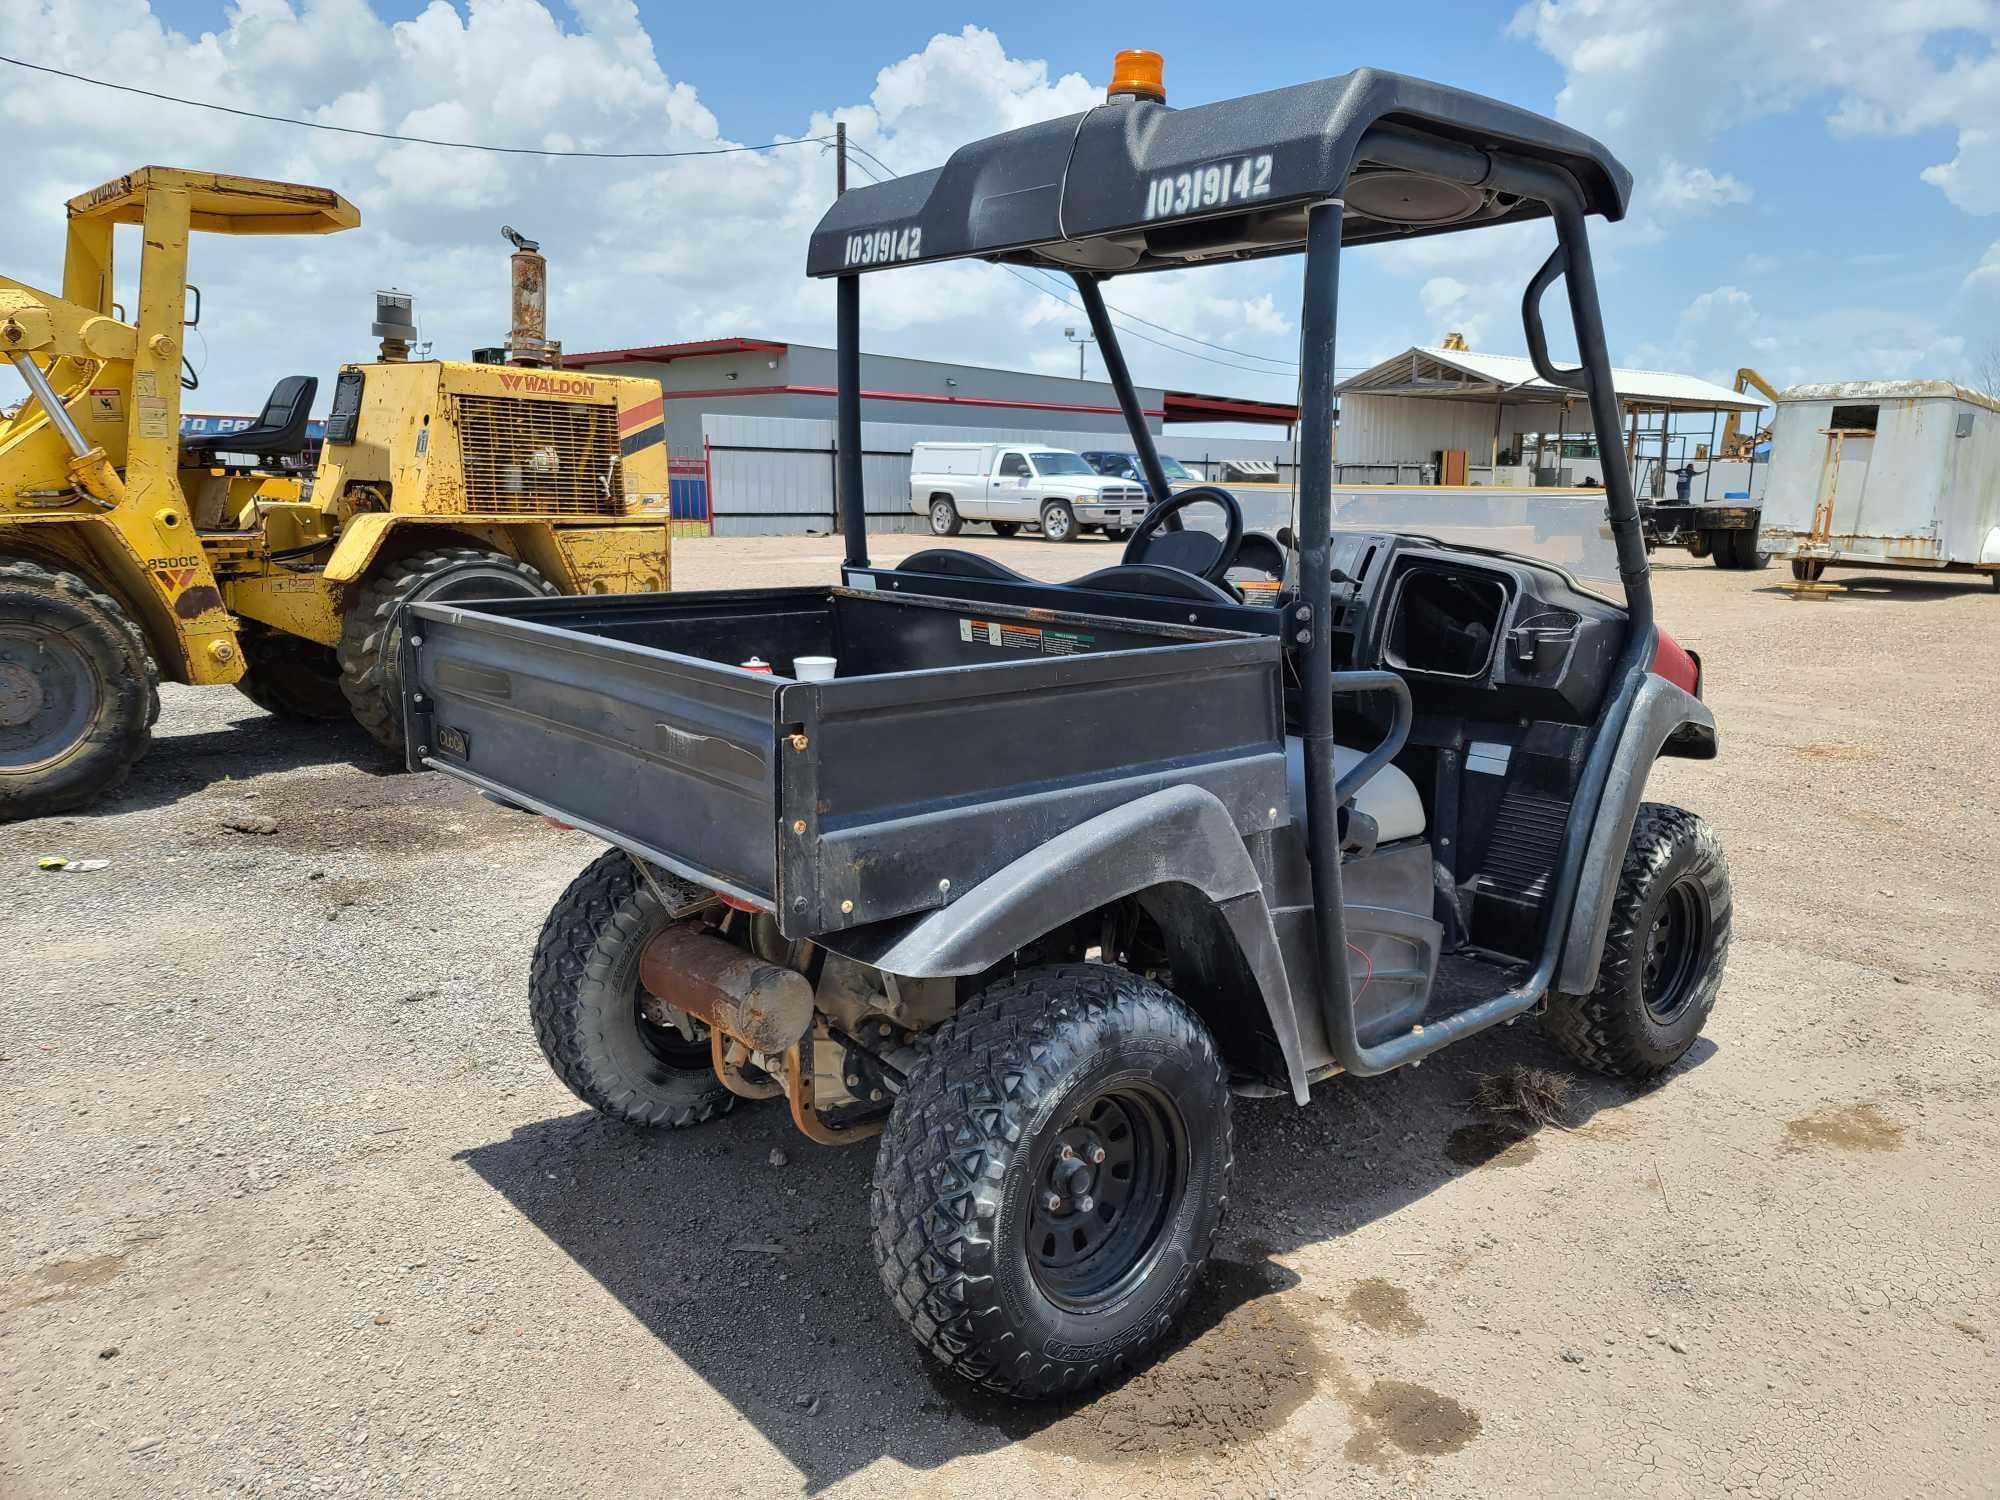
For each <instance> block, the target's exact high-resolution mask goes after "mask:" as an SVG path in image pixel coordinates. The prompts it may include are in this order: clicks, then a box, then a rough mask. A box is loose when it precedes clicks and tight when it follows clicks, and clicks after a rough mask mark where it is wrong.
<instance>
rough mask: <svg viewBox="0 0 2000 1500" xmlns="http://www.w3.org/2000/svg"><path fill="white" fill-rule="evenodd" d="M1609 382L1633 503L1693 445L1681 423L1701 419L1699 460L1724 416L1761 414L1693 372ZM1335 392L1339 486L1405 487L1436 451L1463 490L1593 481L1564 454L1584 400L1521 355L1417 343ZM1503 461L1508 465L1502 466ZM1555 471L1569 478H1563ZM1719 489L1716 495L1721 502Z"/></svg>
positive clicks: (1632, 373) (1597, 473)
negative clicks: (1456, 470)
mask: <svg viewBox="0 0 2000 1500" xmlns="http://www.w3.org/2000/svg"><path fill="white" fill-rule="evenodd" d="M1611 374H1612V378H1613V381H1614V382H1615V384H1616V386H1617V391H1618V404H1619V412H1620V417H1621V420H1622V422H1623V424H1624V425H1623V430H1624V432H1625V434H1626V444H1625V453H1626V460H1627V462H1628V464H1631V465H1632V466H1633V467H1634V468H1635V469H1636V470H1637V471H1638V473H1637V474H1636V476H1635V477H1636V478H1637V479H1638V487H1639V490H1640V492H1641V493H1642V494H1643V493H1647V492H1649V491H1650V492H1651V493H1654V494H1656V495H1657V494H1660V493H1662V492H1663V490H1664V487H1665V486H1664V473H1665V471H1666V470H1667V469H1670V468H1674V467H1678V465H1679V463H1680V462H1681V461H1682V457H1683V454H1684V453H1685V451H1686V447H1687V442H1686V440H1687V439H1689V438H1692V437H1697V436H1700V434H1699V433H1698V432H1694V431H1691V430H1690V427H1689V424H1688V422H1687V420H1686V419H1687V418H1690V417H1694V418H1701V417H1706V418H1708V419H1709V422H1708V434H1707V440H1708V445H1709V449H1708V451H1709V452H1710V453H1713V452H1714V451H1715V429H1716V427H1717V425H1718V424H1719V422H1720V418H1721V415H1722V414H1723V413H1727V412H1758V411H1762V410H1763V409H1764V406H1765V403H1764V402H1762V401H1760V400H1758V399H1757V398H1756V397H1754V396H1745V395H1741V394H1739V393H1737V392H1736V391H1733V390H1730V389H1729V388H1728V387H1727V386H1720V385H1717V384H1715V383H1714V382H1713V381H1708V380H1702V379H1700V378H1698V377H1696V376H1693V375H1677V374H1673V373H1670V372H1667V371H1661V370H1619V369H1614V370H1613V371H1612V372H1611ZM1336 392H1337V394H1338V395H1339V397H1340V435H1339V439H1338V446H1337V450H1336V458H1337V462H1338V464H1339V467H1340V474H1341V478H1342V479H1343V481H1347V482H1356V481H1359V482H1370V481H1373V482H1385V483H1392V484H1393V483H1409V482H1414V481H1415V480H1416V479H1417V475H1418V473H1419V471H1420V470H1421V468H1422V466H1424V465H1426V464H1429V463H1430V462H1431V461H1432V456H1433V455H1435V454H1440V453H1447V454H1448V453H1463V454H1465V455H1466V463H1467V474H1466V479H1467V480H1470V481H1472V482H1478V483H1485V484H1499V485H1533V484H1537V483H1540V484H1563V483H1582V482H1583V481H1585V480H1586V479H1596V480H1598V481H1600V482H1601V480H1602V470H1601V468H1600V467H1599V466H1598V464H1597V462H1596V461H1595V460H1594V459H1588V458H1582V457H1579V456H1578V455H1576V454H1569V455H1568V456H1564V455H1565V452H1566V450H1567V449H1569V448H1570V447H1572V446H1573V443H1572V440H1574V443H1575V444H1582V443H1584V442H1586V441H1587V440H1588V438H1589V435H1590V419H1589V414H1588V412H1587V411H1586V410H1585V409H1584V405H1583V400H1582V398H1581V397H1580V396H1578V395H1577V393H1576V392H1574V391H1567V390H1564V389H1563V388H1561V387H1560V386H1556V385H1552V384H1550V383H1549V382H1548V381H1546V380H1544V379H1542V378H1541V376H1539V375H1537V374H1536V373H1535V367H1534V364H1533V362H1532V361H1530V360H1528V359H1526V358H1523V357H1521V356H1517V355H1511V354H1485V353H1481V352H1478V351H1476V350H1471V349H1454V348H1445V347H1442V346H1438V347H1432V346H1424V345H1419V346H1417V347H1415V348H1412V349H1408V350H1405V351H1404V352H1403V353H1401V354H1397V355H1394V356H1392V357H1391V358H1389V359H1385V360H1383V361H1382V362H1381V363H1380V364H1377V365H1375V366H1373V367H1371V368H1370V369H1367V370H1364V371H1362V372H1361V373H1360V374H1358V375H1354V376H1351V377H1349V378H1348V379H1347V380H1344V381H1342V382H1341V383H1340V385H1339V386H1338V387H1336ZM1696 425H1697V426H1698V425H1699V424H1698V423H1697V424H1696ZM1510 456H1511V457H1512V459H1513V460H1514V461H1513V463H1511V464H1509V463H1503V462H1502V460H1503V458H1507V457H1510ZM1697 466H1698V467H1705V465H1697ZM1564 469H1568V470H1570V471H1571V475H1570V478H1569V479H1567V480H1566V479H1565V478H1564V477H1563V475H1562V472H1561V471H1562V470H1564ZM1537 476H1540V477H1539V478H1538V477H1537ZM1438 477H1442V476H1438ZM1460 482H1464V481H1460ZM1727 487H1728V486H1726V485H1725V486H1716V487H1715V488H1717V490H1718V493H1720V492H1721V490H1722V489H1724V488H1727Z"/></svg>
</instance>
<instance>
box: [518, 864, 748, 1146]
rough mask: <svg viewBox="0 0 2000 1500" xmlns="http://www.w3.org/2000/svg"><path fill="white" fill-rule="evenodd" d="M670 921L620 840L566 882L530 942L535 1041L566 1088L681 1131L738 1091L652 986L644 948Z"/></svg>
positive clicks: (699, 1028) (697, 1031) (619, 1115)
mask: <svg viewBox="0 0 2000 1500" xmlns="http://www.w3.org/2000/svg"><path fill="white" fill-rule="evenodd" d="M666 923H667V913H666V912H665V910H664V909H663V908H662V907H661V906H660V903H659V899H658V898H657V897H656V896H654V894H653V892H652V888H651V887H650V886H648V885H647V884H646V882H645V881H644V879H642V878H641V876H640V874H639V870H638V867H637V866H635V865H634V864H633V863H632V861H631V858H630V857H629V856H628V855H626V854H625V853H624V851H623V850H619V849H610V850H607V851H605V852H604V853H603V854H600V855H598V857H597V858H596V859H594V860H592V861H591V862H590V863H589V864H588V865H586V866H585V867H584V870H583V873H582V874H581V875H579V876H577V877H576V879H574V880H572V881H571V882H570V883H569V889H568V890H566V891H564V892H563V893H562V896H561V898H560V899H559V900H558V901H557V902H556V904H555V907H554V908H553V909H552V910H551V911H550V912H549V916H548V920H547V921H546V922H544V923H543V924H542V936H541V939H540V941H538V942H537V943H536V944H535V962H534V967H533V968H532V970H530V973H529V979H528V1010H529V1014H530V1016H531V1017H532V1018H533V1020H534V1023H535V1039H536V1040H537V1041H538V1042H540V1043H541V1047H542V1055H543V1056H544V1057H546V1058H547V1059H548V1060H549V1066H550V1067H551V1068H553V1069H555V1074H556V1077H558V1078H560V1079H561V1080H562V1081H563V1082H564V1083H565V1084H567V1085H568V1086H569V1090H570V1092H571V1093H573V1094H575V1095H576V1097H577V1098H579V1099H581V1100H582V1101H583V1102H584V1103H585V1104H588V1105H589V1106H590V1107H591V1108H592V1109H595V1110H597V1111H599V1112H601V1113H603V1114H607V1115H609V1116H611V1118H612V1119H614V1120H622V1121H624V1122H625V1123H626V1124H627V1125H637V1126H640V1127H642V1128H645V1129H678V1128H681V1127H684V1126H688V1125H699V1124H700V1123H701V1122H702V1121H704V1120H712V1119H714V1118H715V1117H716V1116H717V1115H722V1114H727V1113H728V1112H729V1111H730V1110H731V1109H732V1108H733V1107H734V1106H735V1104H736V1095H734V1094H732V1093H730V1092H729V1090H728V1089H726V1088H724V1087H723V1086H722V1083H721V1081H720V1080H719V1079H718V1078H717V1077H716V1076H715V1068H714V1066H713V1064H712V1063H711V1061H710V1044H709V1038H708V1028H707V1027H706V1026H704V1025H703V1024H702V1023H701V1022H699V1021H696V1020H693V1019H692V1018H691V1017H689V1016H688V1015H687V1014H686V1013H685V1012H684V1011H679V1010H676V1009H675V1008H674V1007H673V1006H671V1005H669V1004H666V1003H665V1002H666V998H668V997H660V996H655V995H652V994H651V993H649V992H648V991H647V989H646V987H645V985H644V984H642V983H641V982H640V980H639V954H640V952H641V951H642V950H643V949H644V948H645V946H646V944H647V943H649V942H650V941H652V939H653V937H654V935H655V934H656V933H658V932H659V930H660V929H661V928H662V927H664V926H665V925H666Z"/></svg>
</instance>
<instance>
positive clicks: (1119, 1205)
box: [1028, 1085, 1188, 1313]
mask: <svg viewBox="0 0 2000 1500" xmlns="http://www.w3.org/2000/svg"><path fill="white" fill-rule="evenodd" d="M1187 1155H1188V1153H1187V1131H1186V1127H1185V1126H1184V1124H1183V1123H1182V1120H1181V1114H1180V1111H1179V1110H1178V1109H1177V1108H1175V1106H1174V1105H1173V1103H1172V1102H1171V1101H1170V1100H1169V1099H1167V1097H1166V1096H1165V1095H1164V1094H1161V1093H1160V1092H1159V1091H1157V1090H1156V1089H1153V1088H1152V1087H1150V1086H1146V1085H1139V1086H1133V1087H1125V1088H1118V1089H1109V1090H1105V1091H1103V1092H1101V1093H1097V1094H1093V1095H1091V1096H1090V1097H1089V1098H1087V1099H1085V1100H1083V1101H1082V1102H1081V1103H1080V1104H1079V1105H1078V1106H1077V1107H1076V1109H1075V1110H1074V1111H1073V1112H1072V1113H1071V1114H1070V1116H1069V1119H1068V1120H1067V1121H1066V1122H1065V1123H1064V1124H1063V1126H1062V1127H1061V1129H1060V1130H1058V1131H1057V1132H1056V1133H1055V1135H1054V1137H1053V1138H1051V1139H1049V1140H1048V1141H1047V1142H1046V1143H1045V1145H1044V1146H1043V1148H1042V1150H1041V1151H1040V1152H1039V1153H1038V1155H1037V1157H1036V1165H1035V1170H1034V1173H1033V1176H1032V1180H1031V1183H1030V1191H1031V1192H1032V1193H1033V1199H1032V1202H1031V1205H1030V1209H1031V1211H1030V1213H1029V1215H1028V1264H1029V1267H1030V1268H1031V1270H1032V1272H1033V1274H1034V1278H1035V1283H1036V1285H1037V1286H1039V1287H1040V1288H1041V1290H1042V1292H1043V1294H1044V1295H1045V1296H1047V1297H1048V1298H1049V1300H1050V1301H1051V1302H1054V1303H1055V1304H1056V1305H1057V1306H1059V1307H1062V1308H1065V1309H1067V1310H1069V1311H1071V1312H1078V1313H1091V1312H1097V1311H1100V1310H1102V1309H1104V1308H1106V1307H1109V1306H1111V1305H1112V1304H1114V1303H1116V1302H1117V1301H1118V1300H1119V1299H1120V1298H1122V1297H1124V1296H1125V1295H1126V1293H1127V1292H1129V1291H1130V1290H1131V1289H1132V1287H1133V1286H1135V1285H1137V1284H1138V1283H1139V1282H1140V1281H1143V1280H1144V1279H1145V1277H1146V1274H1147V1272H1148V1271H1150V1270H1151V1269H1152V1264H1153V1262H1154V1260H1155V1259H1157V1258H1158V1256H1159V1253H1160V1248H1161V1246H1162V1245H1163V1244H1164V1243H1165V1242H1166V1238H1167V1234H1166V1230H1167V1226H1168V1225H1169V1224H1171V1223H1172V1222H1173V1219H1174V1216H1175V1214H1176V1213H1177V1212H1178V1211H1179V1209H1180V1204H1181V1199H1182V1197H1183V1196H1184V1195H1185V1192H1186V1186H1187Z"/></svg>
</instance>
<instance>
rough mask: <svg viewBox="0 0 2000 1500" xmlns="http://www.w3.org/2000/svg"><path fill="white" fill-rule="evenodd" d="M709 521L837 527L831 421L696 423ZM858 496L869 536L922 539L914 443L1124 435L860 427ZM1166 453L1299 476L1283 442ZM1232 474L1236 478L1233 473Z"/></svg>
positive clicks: (1099, 441) (754, 530) (746, 530)
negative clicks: (915, 505)
mask: <svg viewBox="0 0 2000 1500" xmlns="http://www.w3.org/2000/svg"><path fill="white" fill-rule="evenodd" d="M701 425H702V436H703V438H704V441H705V447H706V455H707V460H708V465H707V475H706V479H707V485H706V496H705V499H706V503H707V506H708V511H707V515H708V518H709V521H710V524H711V526H712V528H713V531H714V534H715V535H717V536H785V535H793V536H796V535H799V534H802V533H812V532H832V531H834V530H836V529H837V519H836V516H835V512H834V487H835V482H836V480H835V459H836V455H835V452H834V423H833V421H832V420H831V419H829V418H824V417H754V416H742V415H737V414H734V413H730V414H722V413H707V414H704V415H703V417H702V424H701ZM861 441H862V445H863V447H862V456H861V470H862V490H863V493H864V494H865V495H866V496H867V506H868V529H869V530H870V531H871V532H878V533H887V532H922V531H924V530H925V529H926V526H925V521H924V518H923V517H922V516H920V515H918V514H917V513H916V512H915V511H914V510H913V509H912V508H911V505H910V452H911V448H912V445H913V444H916V443H920V442H947V443H949V442H970V443H1033V444H1040V445H1045V446H1047V447H1051V448H1061V449H1068V450H1071V451H1076V452H1088V451H1090V450H1092V449H1109V450H1112V451H1116V452H1123V451H1125V450H1127V449H1129V448H1130V447H1131V439H1130V437H1129V436H1127V435H1126V434H1125V433H1123V432H1102V433H1084V432H1045V431H1042V430H1039V429H1037V428H1032V427H1019V428H1011V427H1007V428H996V427H957V426H948V425H942V424H940V425H936V426H931V425H924V426H918V425H915V424H911V423H903V422H864V423H862V424H861ZM1160 448H1161V451H1162V452H1165V453H1169V454H1171V455H1172V456H1174V457H1176V458H1179V459H1180V460H1181V461H1182V462H1183V463H1185V464H1187V465H1188V466H1189V467H1190V468H1191V469H1193V470H1194V471H1195V473H1196V474H1197V475H1208V476H1214V477H1217V478H1221V477H1222V475H1223V474H1224V471H1225V466H1226V465H1227V464H1228V463H1229V461H1231V460H1239V461H1242V460H1247V461H1248V462H1249V463H1250V464H1252V465H1253V466H1261V467H1260V468H1258V469H1257V470H1256V472H1257V473H1258V478H1259V479H1261V480H1263V481H1265V482H1277V483H1282V484H1286V485H1289V484H1290V482H1291V479H1292V476H1293V475H1294V473H1295V472H1296V468H1297V465H1296V459H1295V450H1294V447H1293V445H1292V444H1291V443H1289V442H1275V441H1269V440H1258V439H1247V438H1187V439H1178V440H1177V439H1173V438H1162V439H1160ZM1232 472H1233V471H1232Z"/></svg>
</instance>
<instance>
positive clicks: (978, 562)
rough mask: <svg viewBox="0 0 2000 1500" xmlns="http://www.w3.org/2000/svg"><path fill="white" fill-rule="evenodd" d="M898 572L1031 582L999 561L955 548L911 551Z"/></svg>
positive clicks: (1004, 581) (1007, 581)
mask: <svg viewBox="0 0 2000 1500" xmlns="http://www.w3.org/2000/svg"><path fill="white" fill-rule="evenodd" d="M896 571H897V572H898V573H942V574H943V575H944V576H945V577H947V578H997V579H999V580H1000V581H1001V582H1003V583H1034V582H1035V581H1036V580H1035V579H1032V578H1030V577H1028V575H1027V574H1025V573H1017V572H1015V571H1014V570H1013V569H1012V568H1010V567H1008V566H1007V565H1006V564H1005V563H1003V562H996V561H994V560H993V559H992V558H990V557H987V556H984V555H983V554H981V553H978V552H961V551H959V550H958V549H957V548H956V547H926V548H925V549H924V550H923V551H921V552H912V553H911V554H910V555H909V556H908V557H906V558H904V559H903V560H902V561H901V562H899V563H897V564H896Z"/></svg>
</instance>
